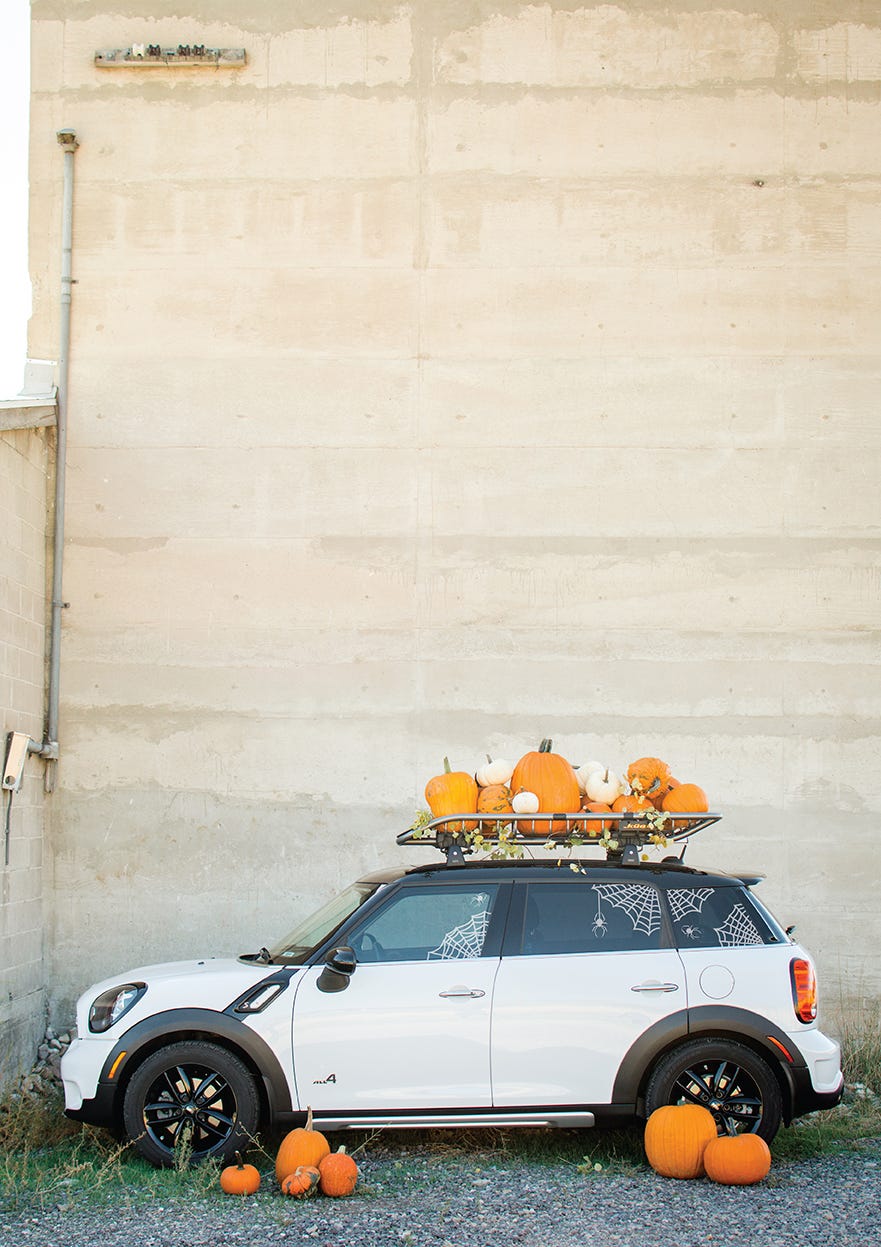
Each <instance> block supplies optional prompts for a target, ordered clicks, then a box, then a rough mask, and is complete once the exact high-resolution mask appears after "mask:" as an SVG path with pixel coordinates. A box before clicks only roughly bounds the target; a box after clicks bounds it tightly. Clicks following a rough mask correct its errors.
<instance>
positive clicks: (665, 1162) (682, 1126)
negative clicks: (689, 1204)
mask: <svg viewBox="0 0 881 1247" xmlns="http://www.w3.org/2000/svg"><path fill="white" fill-rule="evenodd" d="M715 1138H716V1119H715V1118H714V1117H713V1114H712V1113H711V1112H710V1111H709V1109H706V1108H703V1107H702V1106H701V1105H700V1104H665V1105H663V1106H662V1107H661V1108H656V1109H655V1111H654V1112H653V1113H652V1115H651V1117H649V1119H648V1121H647V1122H646V1123H645V1140H644V1142H645V1154H646V1156H647V1158H648V1162H649V1164H650V1165H651V1167H652V1169H654V1170H655V1172H656V1173H659V1174H661V1176H662V1177H664V1178H699V1177H700V1176H701V1175H702V1174H703V1172H704V1150H705V1149H706V1147H707V1145H708V1144H709V1142H710V1140H711V1139H715Z"/></svg>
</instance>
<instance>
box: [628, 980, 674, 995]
mask: <svg viewBox="0 0 881 1247" xmlns="http://www.w3.org/2000/svg"><path fill="white" fill-rule="evenodd" d="M630 990H631V991H632V992H678V991H679V984H678V983H659V982H658V981H657V979H653V980H651V981H649V982H647V983H637V984H636V986H635V987H631V989H630Z"/></svg>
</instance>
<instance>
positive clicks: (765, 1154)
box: [704, 1134, 771, 1186]
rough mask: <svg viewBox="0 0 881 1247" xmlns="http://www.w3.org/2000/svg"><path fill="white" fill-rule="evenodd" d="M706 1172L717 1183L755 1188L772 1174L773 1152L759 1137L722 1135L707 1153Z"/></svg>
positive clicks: (711, 1143)
mask: <svg viewBox="0 0 881 1247" xmlns="http://www.w3.org/2000/svg"><path fill="white" fill-rule="evenodd" d="M704 1169H705V1170H706V1171H707V1177H708V1178H711V1179H712V1181H713V1182H722V1183H724V1185H725V1186H752V1185H753V1183H755V1182H761V1181H762V1179H763V1178H767V1176H768V1174H769V1173H770V1171H771V1151H770V1149H769V1147H768V1145H767V1143H766V1142H765V1140H764V1139H763V1138H762V1137H761V1135H758V1134H735V1135H720V1136H719V1137H718V1138H717V1139H711V1140H710V1142H709V1143H708V1144H707V1147H706V1151H705V1152H704Z"/></svg>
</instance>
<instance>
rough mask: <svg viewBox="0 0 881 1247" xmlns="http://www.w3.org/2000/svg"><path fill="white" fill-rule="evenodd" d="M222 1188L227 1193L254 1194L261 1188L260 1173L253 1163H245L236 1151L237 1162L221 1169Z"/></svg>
mask: <svg viewBox="0 0 881 1247" xmlns="http://www.w3.org/2000/svg"><path fill="white" fill-rule="evenodd" d="M220 1189H221V1190H222V1191H226V1193H227V1195H253V1194H254V1193H255V1192H256V1191H259V1189H260V1174H259V1173H258V1172H257V1170H256V1169H255V1168H254V1166H253V1165H245V1164H243V1163H242V1157H241V1153H240V1152H236V1163H235V1164H234V1165H227V1166H226V1168H225V1169H221V1171H220Z"/></svg>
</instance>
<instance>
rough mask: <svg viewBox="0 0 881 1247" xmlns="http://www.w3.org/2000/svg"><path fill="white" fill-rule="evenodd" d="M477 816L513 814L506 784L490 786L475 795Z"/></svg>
mask: <svg viewBox="0 0 881 1247" xmlns="http://www.w3.org/2000/svg"><path fill="white" fill-rule="evenodd" d="M477 813H478V814H499V815H501V814H513V813H514V811H513V809H512V808H511V789H510V788H509V787H508V785H507V784H490V785H489V786H488V787H486V788H481V790H480V792H479V793H478V794H477Z"/></svg>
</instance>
